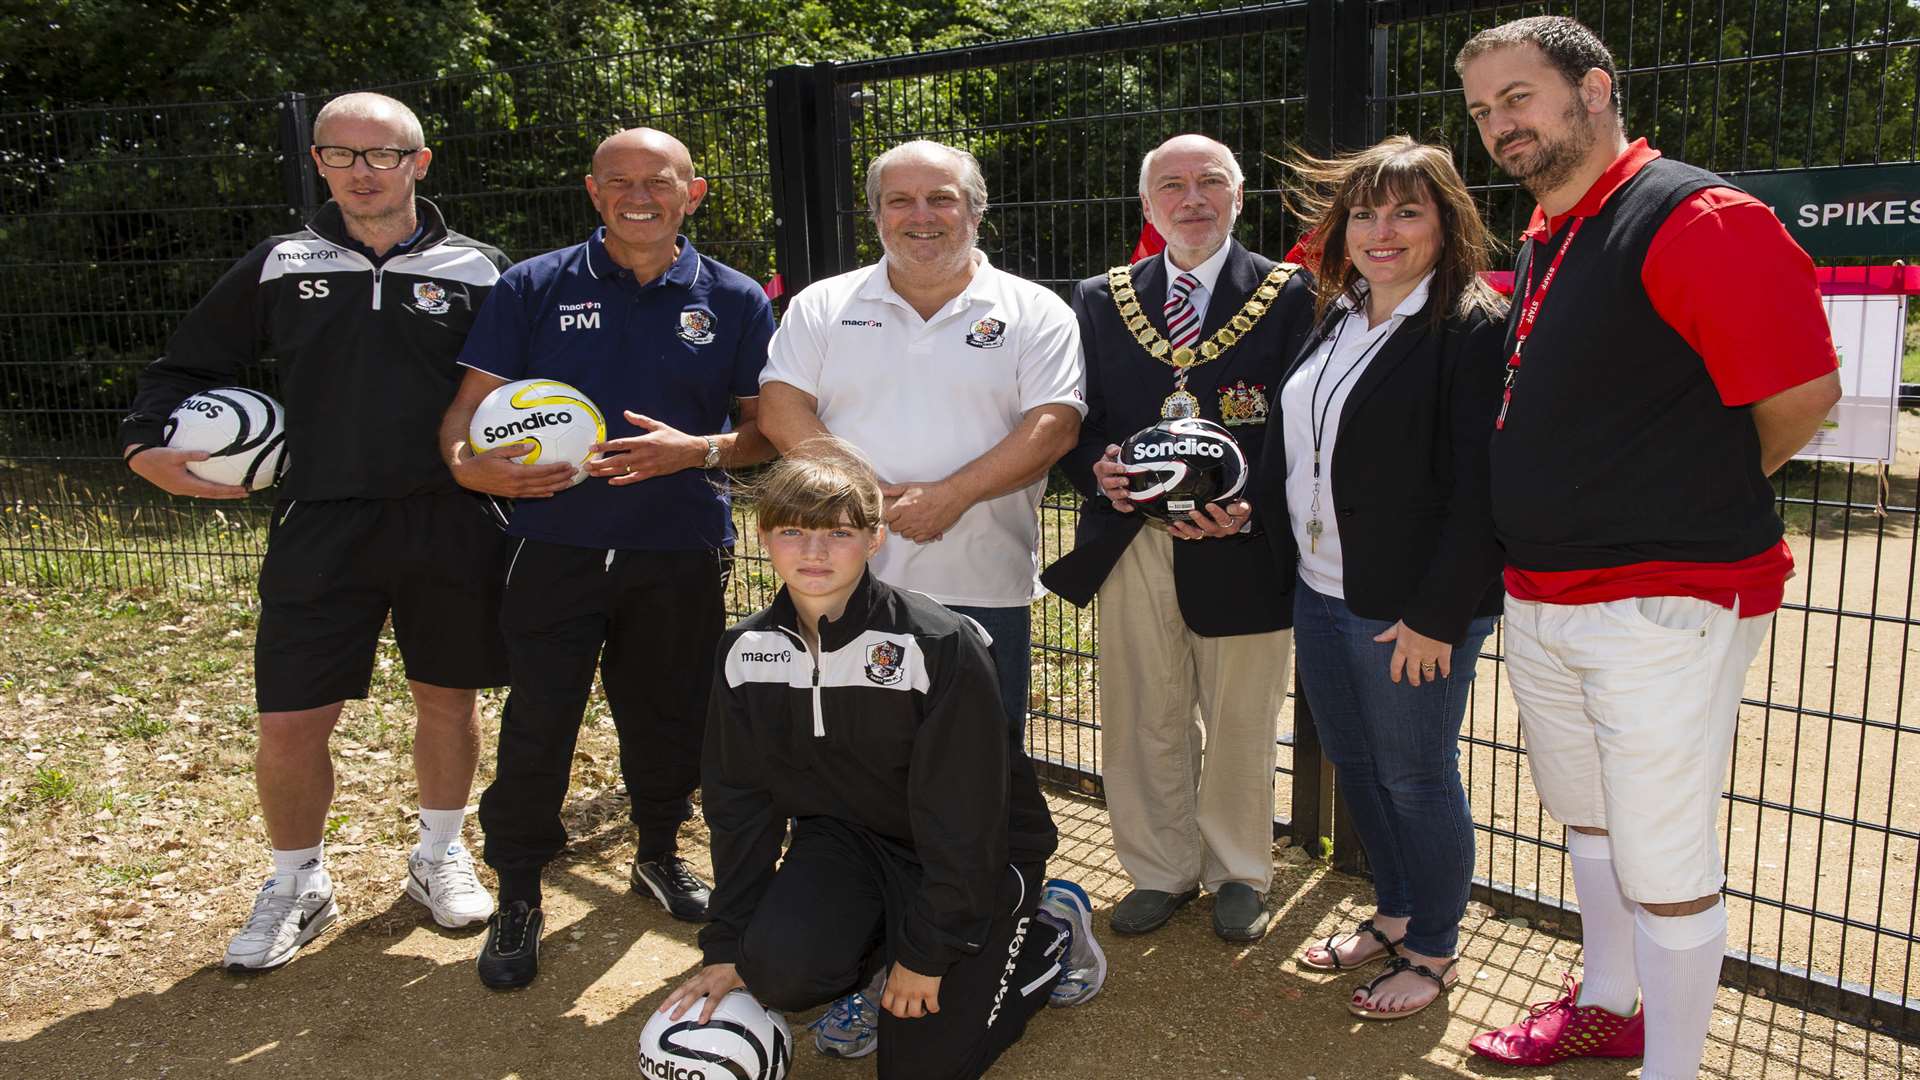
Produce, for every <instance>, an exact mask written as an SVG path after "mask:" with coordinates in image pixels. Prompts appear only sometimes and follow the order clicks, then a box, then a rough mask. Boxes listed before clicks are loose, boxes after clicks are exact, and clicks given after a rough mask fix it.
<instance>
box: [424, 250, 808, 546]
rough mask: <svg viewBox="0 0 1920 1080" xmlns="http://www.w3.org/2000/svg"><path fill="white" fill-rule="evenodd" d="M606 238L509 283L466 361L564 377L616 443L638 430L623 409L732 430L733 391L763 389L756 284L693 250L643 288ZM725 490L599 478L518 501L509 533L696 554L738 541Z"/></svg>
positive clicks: (708, 481)
mask: <svg viewBox="0 0 1920 1080" xmlns="http://www.w3.org/2000/svg"><path fill="white" fill-rule="evenodd" d="M605 233H606V230H605V229H600V230H596V231H595V232H594V234H593V236H591V237H590V238H588V240H587V242H586V243H584V244H575V245H574V246H572V247H568V248H562V249H560V250H559V251H551V252H548V253H547V254H545V255H539V256H536V257H534V258H531V259H528V260H527V261H526V262H523V263H520V264H518V265H516V266H514V267H513V268H512V269H510V270H508V271H507V272H506V273H505V274H503V275H502V276H501V278H500V284H499V285H498V286H497V287H495V289H494V291H493V295H492V296H491V297H489V298H488V300H487V303H486V306H485V307H483V308H482V309H481V311H480V318H479V320H478V321H477V322H476V323H475V325H474V328H473V332H472V333H471V334H469V335H468V336H467V343H466V347H465V348H464V349H463V350H462V351H461V353H460V361H459V362H460V363H461V364H462V365H463V366H465V367H470V368H473V369H474V370H476V371H482V372H485V373H486V374H488V375H492V376H495V377H496V378H501V379H507V380H509V381H511V380H514V379H535V378H538V379H558V380H560V381H561V382H565V383H570V384H572V385H573V386H574V387H576V388H578V389H579V390H581V391H582V392H584V393H585V394H586V395H587V397H588V398H590V399H591V400H592V401H593V403H594V404H595V405H597V406H599V407H600V411H601V412H602V413H603V414H604V415H605V416H606V418H607V438H609V439H619V438H625V437H627V436H631V435H639V434H641V430H640V429H639V428H638V427H636V426H635V425H633V424H632V423H630V422H629V421H628V420H627V418H626V416H625V413H626V412H627V411H628V410H631V411H633V412H636V413H640V414H642V415H644V416H649V417H652V418H653V419H655V420H658V421H660V422H661V423H664V424H666V425H668V426H669V427H672V428H675V429H677V430H679V431H683V432H686V433H688V434H693V435H710V434H714V433H716V432H721V431H725V430H727V427H728V411H729V409H730V408H731V406H732V404H733V399H734V398H736V397H740V398H750V397H754V396H756V395H757V394H759V392H760V380H759V376H760V368H761V367H762V366H763V365H764V364H765V362H766V356H767V342H768V340H769V339H771V338H772V336H773V311H772V308H771V306H770V305H769V304H768V303H767V297H766V294H765V293H764V292H763V291H761V289H760V286H759V285H758V284H756V283H755V282H754V281H753V279H752V278H749V277H747V276H746V275H745V274H742V273H740V272H738V271H736V270H733V269H731V268H729V267H727V266H725V265H723V264H722V263H720V262H717V261H715V260H714V259H711V258H708V257H707V256H705V255H702V254H700V253H699V252H698V251H696V250H694V247H693V244H692V242H691V241H689V240H688V239H687V238H686V237H684V236H683V237H680V254H679V255H678V256H677V257H676V258H675V259H674V261H673V264H672V265H671V266H669V267H668V268H667V270H666V272H665V273H663V274H661V275H660V276H659V277H657V278H655V279H653V280H652V281H649V282H647V283H646V284H644V285H640V284H635V282H634V280H633V274H632V273H631V272H630V271H628V270H627V269H625V268H624V267H622V266H621V265H620V264H618V263H616V262H614V261H613V257H612V256H610V255H609V254H607V247H606V243H605V240H604V237H605ZM728 508H729V502H728V498H727V495H726V492H725V488H724V487H716V486H715V483H714V480H713V479H712V478H710V477H709V476H708V474H707V473H706V471H705V470H701V469H686V470H682V471H680V472H677V473H671V474H669V475H666V476H656V477H653V478H651V479H648V480H643V481H641V482H640V483H637V484H630V485H624V486H621V487H614V486H612V485H610V484H608V483H607V482H606V481H605V480H604V479H600V478H597V477H590V478H588V479H587V480H585V481H584V482H582V483H580V484H578V485H576V486H574V487H572V488H568V489H567V490H565V491H562V492H560V493H559V494H557V495H555V496H553V497H552V498H550V499H525V500H521V501H520V502H519V503H518V504H516V506H515V509H514V515H513V523H512V525H511V526H510V527H509V528H508V530H507V531H508V532H509V533H510V534H512V535H514V536H520V537H526V538H528V539H532V540H542V541H546V542H548V543H554V544H571V545H573V546H576V547H588V548H621V549H635V550H651V551H687V550H700V549H711V548H718V547H721V546H723V545H725V544H730V543H732V542H733V520H732V515H731V513H730V512H729V509H728Z"/></svg>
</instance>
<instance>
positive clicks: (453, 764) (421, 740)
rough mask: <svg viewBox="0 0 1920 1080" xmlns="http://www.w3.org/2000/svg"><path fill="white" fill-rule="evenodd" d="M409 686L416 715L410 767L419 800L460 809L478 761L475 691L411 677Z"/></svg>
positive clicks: (432, 805) (428, 805)
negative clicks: (418, 791) (417, 716)
mask: <svg viewBox="0 0 1920 1080" xmlns="http://www.w3.org/2000/svg"><path fill="white" fill-rule="evenodd" d="M407 687H408V689H410V690H412V691H413V707H414V709H415V711H416V712H417V713H418V715H419V721H418V726H417V727H416V728H415V729H414V734H413V772H414V775H415V776H416V777H417V778H418V779H419V782H420V805H421V806H422V807H424V808H425V809H428V810H459V809H461V808H463V807H465V806H466V805H467V798H468V796H470V795H471V794H472V793H473V772H474V769H475V768H476V767H477V766H478V765H479V763H480V709H479V705H478V700H479V693H478V692H477V691H474V690H460V689H454V688H451V687H445V686H431V685H429V684H427V683H423V682H414V681H412V680H408V682H407Z"/></svg>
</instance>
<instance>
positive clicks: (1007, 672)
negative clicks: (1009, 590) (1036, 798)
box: [949, 605, 1033, 752]
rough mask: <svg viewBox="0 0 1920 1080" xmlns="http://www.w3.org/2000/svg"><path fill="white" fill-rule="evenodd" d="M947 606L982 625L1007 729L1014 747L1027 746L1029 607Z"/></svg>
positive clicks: (1030, 675) (1030, 662)
mask: <svg viewBox="0 0 1920 1080" xmlns="http://www.w3.org/2000/svg"><path fill="white" fill-rule="evenodd" d="M949 608H950V610H953V611H957V612H959V613H960V614H962V615H965V616H967V617H968V618H970V619H972V620H973V621H974V622H977V623H979V624H980V625H981V626H982V627H985V628H986V631H987V636H988V637H990V638H992V639H993V670H994V674H995V675H997V676H999V678H1000V708H1001V710H1002V711H1004V712H1005V713H1006V714H1007V732H1008V735H1009V736H1010V737H1011V738H1012V739H1013V746H1014V748H1015V749H1016V750H1019V751H1021V752H1025V750H1026V748H1027V688H1028V686H1029V684H1030V682H1031V680H1032V678H1033V660H1032V657H1033V609H1032V608H1030V607H1027V606H1025V605H1022V606H1020V607H960V606H958V605H949Z"/></svg>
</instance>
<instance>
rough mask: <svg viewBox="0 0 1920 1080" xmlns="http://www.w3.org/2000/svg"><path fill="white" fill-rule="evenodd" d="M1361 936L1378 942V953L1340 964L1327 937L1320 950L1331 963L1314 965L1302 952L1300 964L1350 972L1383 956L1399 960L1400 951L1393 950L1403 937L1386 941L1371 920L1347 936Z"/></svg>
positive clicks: (1385, 936)
mask: <svg viewBox="0 0 1920 1080" xmlns="http://www.w3.org/2000/svg"><path fill="white" fill-rule="evenodd" d="M1362 934H1367V935H1370V936H1371V937H1372V938H1373V940H1375V941H1377V942H1379V943H1380V951H1379V952H1377V953H1368V954H1367V955H1365V956H1363V957H1361V958H1360V959H1358V960H1355V961H1354V962H1353V963H1351V964H1342V963H1341V962H1340V951H1339V950H1338V949H1336V948H1334V945H1333V938H1331V937H1329V938H1328V939H1327V940H1326V943H1325V944H1323V945H1322V946H1321V948H1323V949H1325V950H1327V955H1328V956H1329V957H1332V958H1333V963H1331V964H1316V963H1314V962H1313V961H1312V960H1309V959H1307V954H1306V953H1304V952H1303V953H1301V954H1300V962H1301V963H1303V964H1305V965H1307V966H1308V967H1310V968H1312V969H1313V970H1315V971H1352V970H1354V969H1355V968H1357V967H1359V966H1360V965H1362V964H1371V963H1373V962H1374V961H1375V960H1378V959H1380V958H1381V957H1383V956H1385V957H1389V958H1391V959H1396V960H1397V959H1399V957H1400V950H1398V949H1396V948H1394V946H1395V945H1398V944H1400V941H1405V940H1406V938H1404V937H1403V938H1401V939H1400V941H1388V940H1387V935H1385V934H1383V933H1381V932H1380V928H1379V927H1377V926H1375V925H1373V920H1372V919H1368V920H1367V921H1366V922H1363V923H1361V924H1360V925H1359V926H1356V927H1354V928H1353V933H1352V934H1350V935H1348V936H1350V937H1356V938H1357V937H1359V936H1360V935H1362Z"/></svg>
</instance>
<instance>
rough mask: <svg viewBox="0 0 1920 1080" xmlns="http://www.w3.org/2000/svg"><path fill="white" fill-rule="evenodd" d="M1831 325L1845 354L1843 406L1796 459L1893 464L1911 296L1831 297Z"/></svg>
mask: <svg viewBox="0 0 1920 1080" xmlns="http://www.w3.org/2000/svg"><path fill="white" fill-rule="evenodd" d="M1826 307H1827V324H1828V325H1829V326H1831V327H1832V328H1833V347H1834V349H1835V350H1836V351H1837V352H1838V353H1839V354H1840V403H1839V404H1837V405H1835V406H1834V407H1833V411H1832V412H1830V413H1828V414H1827V418H1826V420H1825V421H1823V422H1822V423H1821V425H1820V430H1819V431H1817V432H1815V433H1814V436H1813V440H1812V441H1811V442H1809V443H1807V445H1806V448H1805V449H1804V450H1801V451H1800V453H1798V454H1796V455H1794V456H1796V457H1803V458H1819V459H1821V460H1823V461H1857V462H1865V463H1874V462H1887V461H1892V460H1893V448H1894V439H1895V436H1896V432H1897V431H1898V426H1897V424H1898V414H1899V410H1898V406H1899V400H1900V398H1899V395H1900V357H1901V354H1902V352H1904V351H1905V343H1906V333H1907V298H1906V297H1905V296H1829V297H1827V298H1826Z"/></svg>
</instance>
